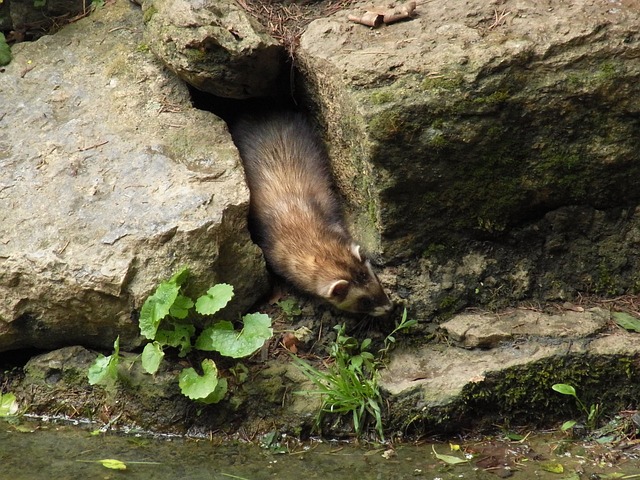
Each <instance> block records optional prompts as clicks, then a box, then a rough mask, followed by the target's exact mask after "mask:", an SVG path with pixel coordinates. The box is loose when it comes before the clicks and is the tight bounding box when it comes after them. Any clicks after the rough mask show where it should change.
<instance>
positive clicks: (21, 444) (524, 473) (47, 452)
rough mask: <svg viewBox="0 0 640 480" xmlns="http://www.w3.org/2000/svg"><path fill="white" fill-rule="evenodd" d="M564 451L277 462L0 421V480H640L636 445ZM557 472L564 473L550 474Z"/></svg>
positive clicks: (401, 450) (269, 456)
mask: <svg viewBox="0 0 640 480" xmlns="http://www.w3.org/2000/svg"><path fill="white" fill-rule="evenodd" d="M556 437H560V436H559V435H556ZM560 444H565V447H566V441H565V440H563V439H562V438H555V437H553V436H552V437H548V436H539V437H536V438H532V439H529V440H527V442H526V443H523V442H508V441H501V440H486V439H485V440H483V441H479V442H475V443H469V442H467V444H466V445H461V447H462V450H461V451H452V450H451V448H450V446H449V444H421V445H395V446H394V447H393V448H392V449H390V448H388V447H385V448H373V447H371V448H362V447H357V446H354V445H350V444H342V443H323V442H311V443H309V444H306V445H298V444H295V446H294V447H291V446H290V445H289V446H288V451H287V453H275V452H274V451H272V450H270V449H268V448H261V447H260V446H258V445H254V444H247V443H242V442H229V443H226V444H223V445H220V444H218V443H217V442H215V441H210V440H207V439H197V440H196V439H186V438H166V437H165V438H162V437H160V438H159V437H150V436H141V435H134V434H127V435H123V434H116V433H98V434H95V433H94V434H92V433H91V427H90V426H84V427H83V426H81V425H76V426H73V425H61V424H59V423H53V422H47V421H42V420H27V419H21V420H20V421H14V422H6V421H0V479H11V480H21V479H25V480H34V479H47V478H51V479H56V480H64V479H114V478H125V477H126V478H127V479H145V480H150V479H163V480H172V479H189V480H198V479H207V480H211V479H221V480H222V479H225V480H228V479H248V480H259V479H267V478H269V479H272V478H277V479H282V480H289V479H296V480H300V479H305V480H306V479H329V480H341V479H345V480H346V479H349V480H353V479H357V480H368V479H381V480H382V479H384V480H394V479H424V480H435V479H442V480H445V479H453V478H457V479H460V478H462V479H464V478H469V479H484V478H490V479H497V478H505V477H506V476H509V477H510V478H513V479H516V480H520V479H522V480H525V479H552V478H553V479H556V480H578V479H580V478H594V479H595V478H628V479H632V478H640V460H639V458H640V450H639V449H638V447H637V445H633V444H632V445H631V447H630V451H628V452H626V453H624V454H620V453H619V452H616V453H615V455H614V454H613V452H612V451H609V450H607V449H606V448H604V447H598V448H601V450H597V448H596V449H593V448H592V447H585V446H584V445H581V444H576V443H570V444H569V445H570V447H571V448H570V449H568V450H567V449H566V448H565V447H563V448H562V449H560V448H558V446H559V445H560ZM434 448H435V449H436V451H438V452H439V453H440V454H444V455H451V456H455V457H457V458H460V459H463V458H465V455H464V454H463V453H462V451H466V452H467V453H468V454H469V453H473V457H472V456H471V454H469V455H468V457H469V459H470V461H468V462H465V463H463V464H460V465H448V464H447V463H446V462H444V461H443V460H442V459H438V458H436V457H435V455H434V454H433V449H434ZM590 448H591V450H590ZM571 450H574V451H575V452H573V453H572V452H571ZM560 451H562V453H560ZM554 452H558V453H557V454H556V453H554ZM607 455H608V456H609V457H610V458H607ZM109 458H111V459H117V460H120V461H122V462H124V463H125V464H126V467H127V468H126V471H117V470H111V469H107V468H106V467H104V466H103V465H102V464H100V463H99V462H98V461H99V460H102V459H109ZM613 458H615V459H616V460H615V461H613ZM558 465H561V468H562V474H558V473H552V472H550V471H548V470H549V469H550V468H555V469H557V468H558ZM505 467H506V468H505ZM577 472H580V473H582V475H581V476H578V473H577ZM611 474H614V475H613V476H611ZM594 475H600V476H594ZM603 475H605V476H603ZM606 475H609V476H606ZM615 475H620V476H615ZM629 475H631V476H629ZM625 476H626V477H625Z"/></svg>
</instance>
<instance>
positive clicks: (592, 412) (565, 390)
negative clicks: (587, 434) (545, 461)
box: [551, 383, 600, 432]
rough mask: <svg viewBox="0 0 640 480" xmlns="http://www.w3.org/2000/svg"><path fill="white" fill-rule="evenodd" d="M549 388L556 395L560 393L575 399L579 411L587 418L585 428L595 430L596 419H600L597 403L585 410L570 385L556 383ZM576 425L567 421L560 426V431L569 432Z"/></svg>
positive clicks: (571, 421) (585, 407)
mask: <svg viewBox="0 0 640 480" xmlns="http://www.w3.org/2000/svg"><path fill="white" fill-rule="evenodd" d="M551 388H552V389H553V390H555V391H556V392H558V393H561V394H563V395H569V396H571V397H573V398H575V399H576V403H577V404H578V408H580V410H582V411H583V412H584V414H585V415H586V416H587V421H586V427H587V428H588V429H589V430H594V429H595V428H596V424H597V423H598V418H599V417H600V405H599V404H597V403H594V404H592V405H591V406H590V407H589V408H587V406H586V405H585V403H584V402H583V401H582V400H580V398H579V397H578V394H577V393H576V389H575V388H573V387H572V386H571V385H568V384H566V383H556V384H555V385H552V386H551ZM576 423H577V421H575V420H567V421H566V422H564V423H563V424H562V426H561V427H560V429H561V430H562V431H563V432H565V431H567V430H569V429H570V428H573V426H574V425H575V424H576Z"/></svg>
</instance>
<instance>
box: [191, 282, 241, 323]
mask: <svg viewBox="0 0 640 480" xmlns="http://www.w3.org/2000/svg"><path fill="white" fill-rule="evenodd" d="M232 298H233V286H231V285H228V284H226V283H219V284H218V285H214V286H213V287H211V288H210V289H209V290H207V293H205V294H204V295H202V296H201V297H199V298H198V300H196V312H198V313H200V314H202V315H213V314H214V313H216V312H217V311H219V310H221V309H223V308H224V307H225V306H226V305H227V303H229V300H231V299H232Z"/></svg>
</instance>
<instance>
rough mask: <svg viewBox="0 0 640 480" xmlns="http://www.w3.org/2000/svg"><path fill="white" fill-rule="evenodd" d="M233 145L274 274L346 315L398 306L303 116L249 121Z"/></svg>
mask: <svg viewBox="0 0 640 480" xmlns="http://www.w3.org/2000/svg"><path fill="white" fill-rule="evenodd" d="M234 139H235V141H236V144H237V145H238V149H239V150H240V156H241V157H242V160H243V163H244V167H245V173H246V178H247V183H248V184H249V190H250V192H251V206H250V220H251V223H252V228H253V233H254V237H255V239H256V242H257V243H258V244H259V245H260V247H261V248H262V251H263V252H264V255H265V258H266V260H267V262H268V263H269V265H270V266H271V268H272V269H273V271H274V272H275V273H277V274H279V275H281V276H282V277H284V278H285V279H287V280H288V281H290V282H291V283H292V284H293V285H295V286H296V287H298V288H300V289H301V290H303V291H305V292H308V293H312V294H314V295H317V296H319V297H322V298H324V299H325V300H327V301H329V302H330V303H332V304H333V305H335V306H336V307H338V308H340V309H343V310H346V311H351V312H360V313H368V314H371V315H383V314H385V313H388V312H389V311H390V310H391V307H392V304H391V302H390V301H389V298H388V297H387V295H386V294H385V293H384V290H383V288H382V286H381V285H380V282H379V281H378V278H377V277H376V275H375V273H374V272H373V270H372V269H371V266H370V264H369V261H368V260H367V259H366V258H364V256H363V255H361V254H360V252H359V247H358V246H357V245H356V244H355V243H354V242H353V240H352V238H351V236H350V235H349V233H348V231H347V228H346V227H345V224H344V220H343V218H342V212H341V209H340V205H339V202H338V200H337V197H336V195H335V194H334V193H333V190H332V181H331V175H330V173H329V170H328V168H329V166H328V160H327V157H326V155H325V153H324V150H323V148H322V146H321V145H320V143H319V142H318V140H317V139H316V137H315V135H314V132H313V130H312V129H311V127H310V126H309V125H308V124H307V123H306V122H305V121H304V119H303V117H301V116H299V115H293V114H281V115H276V116H272V117H269V118H267V119H264V120H260V121H253V122H251V121H249V122H243V123H240V124H239V125H238V126H237V128H235V129H234Z"/></svg>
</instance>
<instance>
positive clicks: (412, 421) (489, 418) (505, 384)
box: [380, 308, 640, 431]
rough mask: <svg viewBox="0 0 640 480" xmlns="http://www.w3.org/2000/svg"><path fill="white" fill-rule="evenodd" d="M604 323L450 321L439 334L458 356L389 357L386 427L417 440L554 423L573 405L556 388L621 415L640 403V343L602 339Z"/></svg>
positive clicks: (438, 351)
mask: <svg viewBox="0 0 640 480" xmlns="http://www.w3.org/2000/svg"><path fill="white" fill-rule="evenodd" d="M608 322H609V312H608V311H606V310H603V309H600V308H594V309H590V310H587V311H584V312H572V311H565V312H562V313H558V314H545V313H542V312H533V311H527V310H515V311H512V312H505V313H500V314H490V313H484V314H462V315H459V316H456V317H454V318H452V319H451V320H450V321H449V322H447V323H445V324H443V329H444V330H445V331H446V332H447V333H448V335H449V337H450V338H451V339H452V340H454V342H459V341H462V345H461V346H456V345H452V344H449V345H444V344H437V343H432V344H426V345H422V346H419V347H414V348H408V347H405V348H399V349H398V350H397V351H394V352H392V355H391V361H390V362H389V364H388V366H387V368H386V369H385V370H384V371H383V372H382V376H381V379H380V386H381V388H383V389H384V390H386V391H387V392H388V393H389V394H390V396H389V398H388V401H389V404H390V405H391V414H390V417H391V422H393V423H395V427H396V428H402V429H405V428H407V427H411V428H415V429H417V430H418V431H421V429H423V428H425V429H430V428H438V429H440V430H442V429H445V430H451V429H456V428H459V427H460V426H464V425H466V426H469V425H479V424H481V425H490V424H491V422H495V421H497V422H500V423H501V424H502V423H504V422H505V421H507V422H509V421H515V422H519V423H518V424H522V423H523V422H531V423H544V422H545V421H549V420H552V419H553V420H557V418H558V416H559V415H561V412H565V411H566V412H570V411H571V406H572V400H567V399H566V398H563V397H562V396H560V395H558V394H556V393H555V392H553V391H552V390H551V386H552V385H553V384H554V383H569V384H572V385H573V386H575V387H576V388H577V390H578V393H579V395H580V397H581V398H582V400H583V401H585V403H587V404H590V403H596V402H597V403H599V404H600V405H601V407H602V408H605V409H608V410H609V411H617V410H616V408H618V409H621V408H624V406H625V405H628V404H629V402H631V403H633V402H634V401H635V400H634V399H635V398H637V395H638V394H639V393H640V392H639V387H638V386H637V385H636V383H637V382H636V383H634V382H631V381H630V380H631V379H633V378H635V376H636V375H637V374H638V368H637V359H638V358H640V343H639V342H638V334H634V333H629V332H626V331H624V330H620V329H607V324H608ZM461 347H464V348H461ZM474 347H476V348H474ZM632 384H633V386H632ZM567 414H568V413H567Z"/></svg>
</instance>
